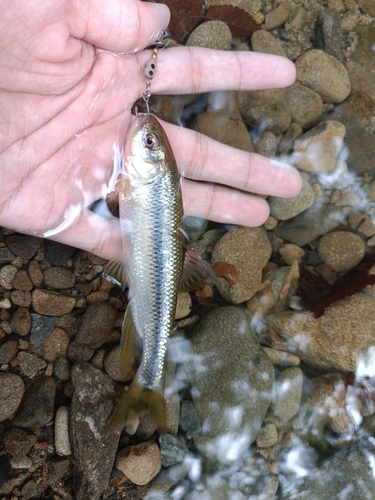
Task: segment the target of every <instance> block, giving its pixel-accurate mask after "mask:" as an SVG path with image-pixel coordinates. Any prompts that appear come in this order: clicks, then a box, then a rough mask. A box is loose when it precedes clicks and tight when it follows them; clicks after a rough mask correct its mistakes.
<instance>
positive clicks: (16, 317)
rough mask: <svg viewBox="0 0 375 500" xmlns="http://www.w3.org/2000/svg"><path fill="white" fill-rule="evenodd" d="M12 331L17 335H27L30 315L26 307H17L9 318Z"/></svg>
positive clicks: (29, 326) (29, 327)
mask: <svg viewBox="0 0 375 500" xmlns="http://www.w3.org/2000/svg"><path fill="white" fill-rule="evenodd" d="M10 326H11V328H12V331H13V332H15V333H18V335H22V336H24V335H28V334H29V333H30V329H31V315H30V313H29V310H28V309H26V307H19V308H18V309H17V310H16V311H15V312H14V313H13V316H12V319H11V320H10Z"/></svg>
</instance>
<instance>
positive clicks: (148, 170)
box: [124, 114, 171, 185]
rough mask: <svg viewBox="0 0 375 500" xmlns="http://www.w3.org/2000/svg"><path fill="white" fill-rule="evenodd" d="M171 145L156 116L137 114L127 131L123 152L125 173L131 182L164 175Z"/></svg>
mask: <svg viewBox="0 0 375 500" xmlns="http://www.w3.org/2000/svg"><path fill="white" fill-rule="evenodd" d="M170 151H171V150H170V145H169V142H168V139H167V137H166V135H165V132H164V130H163V128H162V126H161V125H160V123H159V122H158V120H157V119H156V118H155V117H154V116H153V115H150V114H145V115H138V116H137V117H136V119H135V121H134V123H133V125H132V127H131V129H130V131H129V134H128V139H127V141H126V144H125V152H124V173H125V175H126V177H127V178H128V180H129V181H130V183H131V184H132V185H137V184H149V183H151V182H153V181H154V180H155V179H156V178H157V177H158V176H160V175H164V173H165V172H166V169H167V159H168V155H169V154H170V153H169V152H170Z"/></svg>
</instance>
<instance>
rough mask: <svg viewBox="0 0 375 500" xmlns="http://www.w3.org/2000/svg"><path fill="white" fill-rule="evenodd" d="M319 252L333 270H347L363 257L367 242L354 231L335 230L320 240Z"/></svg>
mask: <svg viewBox="0 0 375 500" xmlns="http://www.w3.org/2000/svg"><path fill="white" fill-rule="evenodd" d="M318 252H319V254H320V255H321V257H322V259H323V260H324V262H325V264H326V265H327V266H328V267H329V268H331V269H332V270H333V271H337V272H346V271H349V270H350V269H352V268H353V267H355V266H356V265H357V264H359V263H360V261H361V260H362V259H363V257H364V255H365V244H364V242H363V240H362V238H360V236H358V235H356V234H354V233H350V232H349V231H333V232H332V233H328V234H326V235H325V236H323V237H322V238H321V239H320V240H319V243H318Z"/></svg>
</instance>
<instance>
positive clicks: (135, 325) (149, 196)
mask: <svg viewBox="0 0 375 500" xmlns="http://www.w3.org/2000/svg"><path fill="white" fill-rule="evenodd" d="M116 190H117V192H118V195H119V206H120V223H121V231H122V240H123V252H122V253H121V255H120V256H119V257H118V258H117V259H115V260H114V261H112V262H110V263H109V264H108V265H107V267H106V269H105V271H104V273H105V275H106V277H107V278H108V279H112V278H111V276H112V277H113V279H112V280H115V281H116V282H119V283H122V285H125V282H126V283H127V285H128V286H129V299H130V300H129V303H128V306H127V310H126V313H125V318H124V323H123V327H122V348H121V356H120V372H121V374H124V375H125V374H126V373H127V372H128V371H129V369H130V368H131V366H132V363H133V360H134V358H135V357H136V356H137V355H138V354H139V352H140V351H141V350H142V345H143V355H142V361H141V364H140V367H139V369H138V371H137V374H136V376H135V378H134V379H133V382H132V384H131V385H130V388H129V390H128V392H127V393H126V394H125V395H124V396H123V398H122V400H121V401H120V403H119V405H118V407H117V408H116V410H115V412H114V413H113V415H112V417H111V419H110V421H109V423H108V429H109V430H112V429H114V428H116V427H118V426H119V425H123V424H126V423H127V422H129V421H131V420H133V419H134V418H135V417H136V416H137V415H139V414H140V413H142V412H149V413H150V415H151V417H152V418H153V419H154V420H155V422H156V424H157V426H158V428H159V430H160V431H161V432H164V431H165V430H166V427H167V424H166V411H165V402H164V397H163V371H164V361H165V354H166V348H167V341H168V337H169V334H170V332H171V330H172V328H173V323H174V316H175V309H176V302H177V294H178V290H179V289H187V288H197V286H198V287H199V286H201V285H202V283H203V282H204V281H207V280H208V279H209V278H210V277H212V276H213V271H212V270H211V268H210V266H209V265H208V264H206V263H205V262H204V261H203V260H202V259H200V257H199V256H197V255H196V254H194V253H193V252H190V251H188V252H186V253H185V251H184V236H183V231H182V218H183V208H182V197H181V189H180V177H179V174H178V170H177V165H176V160H175V158H174V155H173V151H172V148H171V146H170V144H169V141H168V138H167V136H166V134H165V132H164V130H163V128H162V126H161V125H160V123H159V122H158V120H157V119H156V118H155V117H154V116H152V115H150V114H146V115H139V116H138V117H137V118H136V119H135V122H134V124H133V126H132V128H131V130H130V132H129V134H128V139H127V142H126V144H125V150H124V160H123V172H122V177H121V179H120V181H119V182H118V183H117V184H116ZM184 260H185V264H186V265H185V271H184V272H183V267H184Z"/></svg>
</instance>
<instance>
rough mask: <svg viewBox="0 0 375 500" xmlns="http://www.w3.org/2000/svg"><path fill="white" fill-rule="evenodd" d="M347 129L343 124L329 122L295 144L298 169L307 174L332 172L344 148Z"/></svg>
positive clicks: (320, 125) (318, 126) (300, 138)
mask: <svg viewBox="0 0 375 500" xmlns="http://www.w3.org/2000/svg"><path fill="white" fill-rule="evenodd" d="M345 131H346V129H345V127H344V125H342V123H340V122H338V121H333V120H327V121H325V122H323V123H320V124H319V125H317V126H316V127H314V128H313V129H311V130H309V132H307V133H306V134H304V135H302V136H300V137H298V138H297V139H296V141H295V143H294V154H295V159H296V164H297V166H298V168H300V169H301V170H304V171H305V172H332V170H334V168H335V166H336V163H337V158H338V154H339V152H340V150H341V148H342V146H343V139H344V136H345Z"/></svg>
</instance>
